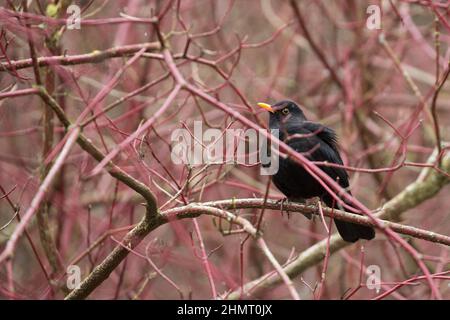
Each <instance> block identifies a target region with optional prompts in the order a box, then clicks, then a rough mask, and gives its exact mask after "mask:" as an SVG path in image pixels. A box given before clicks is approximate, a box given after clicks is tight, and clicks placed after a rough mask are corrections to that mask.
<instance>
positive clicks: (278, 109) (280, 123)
mask: <svg viewBox="0 0 450 320" xmlns="http://www.w3.org/2000/svg"><path fill="white" fill-rule="evenodd" d="M259 105H260V106H261V107H263V108H265V109H267V110H269V111H270V120H269V127H270V129H279V134H280V137H279V138H280V140H282V141H284V142H285V143H287V144H288V145H289V146H290V147H291V148H292V149H294V150H295V151H297V152H299V153H302V154H303V155H304V156H305V157H306V158H307V159H309V160H311V161H328V162H330V163H336V164H343V163H342V159H341V156H340V155H339V150H338V146H337V137H336V134H335V132H334V131H333V130H332V129H330V128H328V127H326V126H324V125H322V124H320V123H315V122H311V121H308V120H307V119H306V117H305V115H304V113H303V111H302V110H301V108H300V107H299V106H298V105H297V104H295V103H294V102H292V101H287V100H284V101H280V102H277V103H275V104H274V105H272V106H269V105H267V104H259ZM321 169H322V170H323V171H324V172H325V173H326V174H327V175H328V176H330V177H331V178H333V179H334V180H335V181H337V182H338V183H339V185H340V186H341V187H343V188H348V186H349V182H348V174H347V172H346V170H345V169H343V168H336V167H327V166H322V167H321ZM273 182H274V184H275V185H276V187H277V188H278V189H279V190H280V191H281V192H282V193H283V194H284V195H285V196H286V197H287V198H288V199H289V200H292V201H298V200H301V199H308V198H312V197H320V198H321V199H322V201H323V202H324V203H325V204H326V205H327V206H329V207H332V206H333V205H334V206H335V207H338V205H337V204H336V201H333V197H332V196H331V195H330V194H329V193H328V192H327V191H326V190H325V188H324V187H323V186H322V185H321V184H320V183H319V182H318V181H317V180H316V179H315V178H314V177H312V176H311V175H310V174H309V173H308V172H307V171H306V170H305V169H304V168H303V167H302V166H300V165H299V164H297V163H296V162H294V161H293V160H290V159H284V158H282V157H280V159H279V169H278V171H277V173H276V174H275V175H274V176H273ZM348 193H350V191H348ZM335 223H336V227H337V229H338V231H339V234H340V235H341V237H342V238H343V239H344V240H345V241H348V242H355V241H357V240H358V239H367V240H370V239H373V238H374V237H375V231H374V229H373V228H371V227H367V226H362V225H357V224H353V223H349V222H344V221H339V220H337V219H336V220H335Z"/></svg>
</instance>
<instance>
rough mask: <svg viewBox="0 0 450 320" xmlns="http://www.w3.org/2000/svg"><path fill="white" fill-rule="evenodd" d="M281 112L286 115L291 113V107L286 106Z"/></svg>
mask: <svg viewBox="0 0 450 320" xmlns="http://www.w3.org/2000/svg"><path fill="white" fill-rule="evenodd" d="M281 113H282V114H284V115H285V116H286V115H288V114H289V109H288V108H284V109H282V110H281Z"/></svg>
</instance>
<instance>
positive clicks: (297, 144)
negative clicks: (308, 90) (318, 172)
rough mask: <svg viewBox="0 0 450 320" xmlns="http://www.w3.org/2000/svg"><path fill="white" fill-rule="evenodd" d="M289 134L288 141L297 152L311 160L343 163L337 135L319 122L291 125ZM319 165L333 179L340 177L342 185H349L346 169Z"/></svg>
mask: <svg viewBox="0 0 450 320" xmlns="http://www.w3.org/2000/svg"><path fill="white" fill-rule="evenodd" d="M288 134H289V136H290V137H292V139H289V138H288V141H286V142H287V143H288V144H289V145H290V146H291V147H292V148H293V149H294V150H296V151H297V152H302V153H303V154H304V155H305V156H306V157H307V158H308V159H309V160H312V161H320V162H321V161H327V162H330V163H336V164H340V165H343V162H342V159H341V156H340V155H339V150H338V146H337V137H336V134H335V132H334V131H333V130H332V129H330V128H328V127H326V126H324V125H321V124H319V123H314V122H309V121H305V122H302V123H299V124H298V125H296V126H292V127H290V128H289V130H288ZM298 134H299V135H298ZM309 151H310V154H309V153H308V152H309ZM319 167H320V168H321V169H322V170H323V171H324V172H325V173H326V174H328V175H329V176H330V177H332V178H333V179H336V178H339V184H340V185H341V186H342V187H344V188H346V187H348V185H349V184H348V175H347V171H346V170H345V169H343V168H337V167H326V166H320V165H319Z"/></svg>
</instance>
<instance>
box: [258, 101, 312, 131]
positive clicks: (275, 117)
mask: <svg viewBox="0 0 450 320" xmlns="http://www.w3.org/2000/svg"><path fill="white" fill-rule="evenodd" d="M258 106H259V107H261V108H263V109H266V110H267V111H269V112H270V119H269V126H270V128H279V127H281V126H288V125H289V124H290V123H298V122H301V121H306V117H305V114H304V113H303V111H302V109H301V108H300V107H299V106H298V105H297V104H296V103H295V102H293V101H289V100H283V101H279V102H277V103H275V104H273V105H270V104H267V103H262V102H260V103H258Z"/></svg>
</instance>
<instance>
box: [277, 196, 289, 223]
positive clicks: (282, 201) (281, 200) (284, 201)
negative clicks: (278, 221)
mask: <svg viewBox="0 0 450 320" xmlns="http://www.w3.org/2000/svg"><path fill="white" fill-rule="evenodd" d="M278 203H280V204H281V206H280V213H281V217H283V206H284V204H285V203H289V199H288V198H287V197H284V198H283V199H280V200H277V204H278ZM287 216H288V219H289V211H287Z"/></svg>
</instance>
